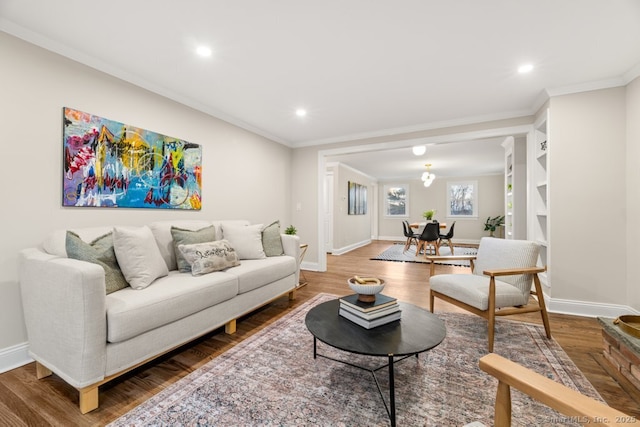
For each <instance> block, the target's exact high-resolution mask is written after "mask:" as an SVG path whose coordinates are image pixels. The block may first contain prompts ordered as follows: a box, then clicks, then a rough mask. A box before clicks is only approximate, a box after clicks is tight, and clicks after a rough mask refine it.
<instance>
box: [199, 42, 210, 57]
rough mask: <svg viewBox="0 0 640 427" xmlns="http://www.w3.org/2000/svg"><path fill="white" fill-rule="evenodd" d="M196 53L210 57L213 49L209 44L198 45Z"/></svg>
mask: <svg viewBox="0 0 640 427" xmlns="http://www.w3.org/2000/svg"><path fill="white" fill-rule="evenodd" d="M196 53H197V54H198V55H200V56H202V57H203V58H206V57H209V56H211V49H210V48H209V47H207V46H204V45H202V46H198V47H197V48H196Z"/></svg>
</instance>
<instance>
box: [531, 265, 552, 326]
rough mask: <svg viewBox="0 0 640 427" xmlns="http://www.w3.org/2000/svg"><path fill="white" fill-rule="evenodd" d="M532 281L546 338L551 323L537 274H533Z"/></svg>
mask: <svg viewBox="0 0 640 427" xmlns="http://www.w3.org/2000/svg"><path fill="white" fill-rule="evenodd" d="M533 283H534V285H535V288H536V296H537V297H538V305H539V306H540V315H541V316H542V324H543V325H544V331H545V332H546V334H547V338H551V324H550V323H549V315H548V314H547V305H546V304H545V303H544V294H543V293H542V285H541V284H540V278H539V277H538V275H537V274H534V275H533Z"/></svg>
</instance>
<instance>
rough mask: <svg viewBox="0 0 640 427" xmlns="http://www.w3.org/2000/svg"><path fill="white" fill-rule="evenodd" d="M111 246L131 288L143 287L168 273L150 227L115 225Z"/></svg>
mask: <svg viewBox="0 0 640 427" xmlns="http://www.w3.org/2000/svg"><path fill="white" fill-rule="evenodd" d="M113 248H114V249H115V252H116V258H118V264H119V265H120V269H121V270H122V274H124V277H125V278H126V279H127V282H129V285H131V287H132V288H133V289H144V288H146V287H147V286H149V285H150V284H151V283H152V282H153V281H154V280H156V279H157V278H158V277H162V276H166V275H167V274H169V270H168V269H167V264H166V263H165V262H164V259H163V258H162V254H161V253H160V249H158V245H157V244H156V239H155V238H154V237H153V233H152V232H151V229H150V228H149V227H147V226H144V227H136V228H133V227H115V228H114V229H113Z"/></svg>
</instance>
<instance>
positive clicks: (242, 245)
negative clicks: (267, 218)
mask: <svg viewBox="0 0 640 427" xmlns="http://www.w3.org/2000/svg"><path fill="white" fill-rule="evenodd" d="M262 227H263V225H262V224H254V225H230V224H223V225H222V235H223V236H224V238H225V239H226V240H228V241H229V243H230V244H231V246H232V247H233V248H234V249H235V250H236V252H237V253H238V258H240V259H262V258H266V257H267V256H266V255H265V253H264V249H263V247H262Z"/></svg>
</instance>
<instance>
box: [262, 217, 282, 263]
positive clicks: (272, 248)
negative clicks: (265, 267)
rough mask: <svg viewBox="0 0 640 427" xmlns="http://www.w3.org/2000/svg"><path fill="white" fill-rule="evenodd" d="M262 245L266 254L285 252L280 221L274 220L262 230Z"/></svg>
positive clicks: (277, 254) (273, 254)
mask: <svg viewBox="0 0 640 427" xmlns="http://www.w3.org/2000/svg"><path fill="white" fill-rule="evenodd" d="M262 247H263V248H264V254H265V255H266V256H268V257H269V256H279V255H282V254H284V249H283V248H282V237H281V236H280V221H274V222H273V223H271V224H269V225H267V226H266V227H265V228H264V229H263V230H262Z"/></svg>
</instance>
